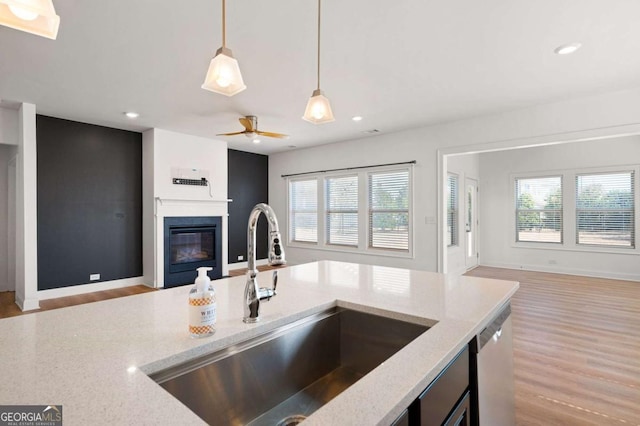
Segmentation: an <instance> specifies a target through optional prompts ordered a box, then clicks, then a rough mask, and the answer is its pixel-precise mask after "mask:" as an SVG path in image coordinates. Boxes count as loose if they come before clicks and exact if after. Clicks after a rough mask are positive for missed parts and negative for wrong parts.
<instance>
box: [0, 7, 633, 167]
mask: <svg viewBox="0 0 640 426" xmlns="http://www.w3.org/2000/svg"><path fill="white" fill-rule="evenodd" d="M54 4H55V7H56V11H57V12H58V15H60V18H61V24H60V32H59V34H58V39H57V40H55V41H52V40H48V39H45V38H41V37H36V36H33V35H30V34H27V33H23V32H19V31H16V30H12V29H9V28H6V27H0V98H1V99H6V100H11V101H24V102H30V103H34V104H36V105H37V110H38V113H40V114H45V115H51V116H54V117H61V118H67V119H71V120H77V121H82V122H88V123H94V124H101V125H106V126H111V127H116V128H123V129H131V130H140V131H141V130H145V129H148V128H151V127H158V128H163V129H168V130H173V131H177V132H183V133H187V134H193V135H198V136H204V137H208V138H216V136H215V135H216V134H217V133H223V132H231V131H237V130H242V127H241V125H240V123H238V121H237V119H238V118H239V117H240V116H242V115H246V114H252V115H257V116H258V117H259V126H258V127H259V128H260V129H261V130H266V131H274V132H282V133H287V134H289V135H291V137H290V139H288V140H278V139H264V138H263V141H262V143H261V144H260V145H254V144H253V143H251V141H250V140H249V139H247V138H245V137H244V136H236V137H229V138H224V139H225V140H227V141H228V142H229V147H230V148H234V149H240V150H244V151H252V152H259V153H263V154H269V153H274V152H278V151H283V150H287V149H291V148H289V146H290V145H295V146H296V147H298V148H302V147H305V146H310V145H315V144H323V143H330V142H337V141H342V140H349V139H355V138H361V137H365V136H368V135H367V134H365V133H363V131H365V130H370V129H374V128H375V129H379V130H380V131H382V132H384V133H388V132H393V131H397V130H401V129H405V128H412V127H418V126H423V125H428V124H433V123H438V122H445V121H453V120H458V119H462V118H467V117H472V116H478V115H484V114H490V113H496V112H500V111H505V110H511V109H517V108H523V107H527V106H531V105H537V104H542V103H548V102H553V101H557V100H562V99H567V98H573V97H579V96H585V95H590V94H596V93H601V92H607V91H613V90H620V89H626V88H631V87H638V86H640V54H639V52H640V24H639V23H638V16H640V1H638V0H562V1H558V0H536V1H531V0H482V1H478V0H446V1H445V0H440V1H434V0H413V1H411V0H394V1H389V0H385V1H383V0H349V1H344V0H324V1H323V3H322V10H323V16H322V19H323V28H322V70H321V79H322V81H321V86H322V89H323V90H324V91H325V93H326V95H327V97H328V98H329V99H330V100H331V103H332V107H333V110H334V114H335V115H336V121H335V122H333V123H329V124H323V125H313V124H311V123H308V122H306V121H303V120H302V119H301V116H302V114H303V112H304V108H305V105H306V102H307V99H308V98H309V96H310V95H311V92H312V91H313V89H314V88H315V85H316V81H315V75H316V74H315V67H316V10H317V3H316V1H315V0H229V1H228V2H227V46H228V47H229V48H231V49H232V50H233V53H234V55H235V57H236V58H237V59H238V61H239V63H240V67H241V69H242V73H243V76H244V80H245V83H246V85H247V89H246V90H245V91H244V92H242V93H240V94H238V95H236V96H234V97H232V98H227V97H225V96H222V95H218V94H215V93H212V92H208V91H205V90H202V89H201V88H200V86H201V84H202V82H203V80H204V76H205V73H206V70H207V67H208V64H209V61H210V60H211V58H212V56H213V54H214V53H215V50H216V49H217V48H218V47H220V45H221V29H220V27H221V15H220V10H221V2H220V0H189V1H184V2H176V1H175V0H174V1H168V0H135V1H132V0H106V1H100V0H54ZM576 41H577V42H581V43H582V44H583V47H582V49H580V50H579V51H578V52H576V53H575V54H573V55H567V56H559V55H555V54H554V53H553V50H554V48H556V47H557V46H559V45H561V44H564V43H570V42H576ZM130 110H134V111H137V112H139V113H140V114H141V116H140V118H138V119H137V120H136V121H132V120H129V119H127V118H125V117H124V116H123V112H124V111H130ZM354 115H361V116H364V120H362V121H361V122H359V123H355V122H353V121H352V120H351V117H352V116H354Z"/></svg>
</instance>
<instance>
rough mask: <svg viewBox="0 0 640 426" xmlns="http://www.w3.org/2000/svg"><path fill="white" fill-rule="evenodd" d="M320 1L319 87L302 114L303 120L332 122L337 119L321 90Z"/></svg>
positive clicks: (317, 122)
mask: <svg viewBox="0 0 640 426" xmlns="http://www.w3.org/2000/svg"><path fill="white" fill-rule="evenodd" d="M320 1H321V0H318V87H317V88H316V90H314V91H313V93H312V94H311V98H309V102H307V108H306V109H305V110H304V116H302V119H303V120H307V121H309V122H311V123H313V124H322V123H330V122H332V121H334V120H335V118H333V112H331V105H330V104H329V99H327V98H326V96H324V92H323V91H322V90H320Z"/></svg>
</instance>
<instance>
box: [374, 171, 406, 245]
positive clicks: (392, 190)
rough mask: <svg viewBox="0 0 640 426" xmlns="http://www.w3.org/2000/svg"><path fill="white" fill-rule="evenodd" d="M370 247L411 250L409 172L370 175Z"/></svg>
mask: <svg viewBox="0 0 640 426" xmlns="http://www.w3.org/2000/svg"><path fill="white" fill-rule="evenodd" d="M368 186H369V247H371V248H383V249H391V250H405V251H408V250H409V171H407V170H400V171H389V172H376V173H370V174H369V185H368Z"/></svg>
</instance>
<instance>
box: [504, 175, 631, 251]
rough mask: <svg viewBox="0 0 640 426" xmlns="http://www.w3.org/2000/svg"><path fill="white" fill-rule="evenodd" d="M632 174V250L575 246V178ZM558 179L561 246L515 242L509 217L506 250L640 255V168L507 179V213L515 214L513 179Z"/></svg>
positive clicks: (512, 176) (514, 181) (513, 220)
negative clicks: (633, 213)
mask: <svg viewBox="0 0 640 426" xmlns="http://www.w3.org/2000/svg"><path fill="white" fill-rule="evenodd" d="M629 171H633V172H634V180H635V181H634V210H635V222H634V223H635V233H636V235H635V240H636V241H635V243H636V244H635V246H636V247H635V248H629V247H610V246H609V247H607V246H599V245H584V244H577V238H576V228H577V223H576V187H575V185H576V176H577V175H583V174H598V173H620V172H629ZM558 175H561V176H562V182H563V185H562V222H563V235H564V237H563V242H562V244H559V243H541V242H517V241H516V216H515V214H512V213H510V214H509V218H510V224H509V228H510V233H509V240H510V246H511V247H513V248H526V249H541V250H559V251H573V252H589V253H615V254H627V255H640V244H638V232H639V231H638V230H639V229H640V214H639V209H640V188H639V186H640V165H637V164H633V165H618V166H607V167H593V168H575V169H562V170H545V171H538V172H526V173H513V174H511V175H510V176H509V188H510V200H509V208H510V212H513V211H515V210H514V209H515V205H516V204H515V203H516V186H515V183H516V179H517V178H521V179H527V178H536V177H543V176H558Z"/></svg>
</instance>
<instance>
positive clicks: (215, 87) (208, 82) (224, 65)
mask: <svg viewBox="0 0 640 426" xmlns="http://www.w3.org/2000/svg"><path fill="white" fill-rule="evenodd" d="M226 12H227V8H226V1H225V0H222V47H221V48H219V49H218V50H217V51H216V56H214V57H213V59H212V60H211V63H210V64H209V70H208V71H207V76H206V77H205V79H204V84H202V88H203V89H205V90H210V91H212V92H216V93H220V94H221V95H226V96H233V95H235V94H237V93H240V92H242V91H243V90H244V89H246V88H247V86H245V85H244V81H242V74H241V73H240V66H239V65H238V61H237V60H236V58H234V57H233V53H231V49H227V34H226V33H227V27H226V25H227V23H226Z"/></svg>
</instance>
